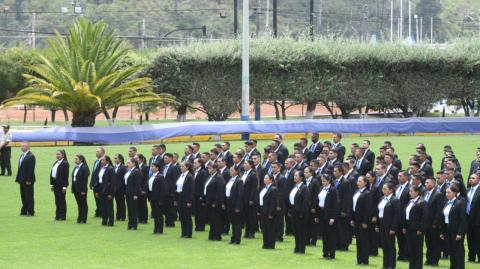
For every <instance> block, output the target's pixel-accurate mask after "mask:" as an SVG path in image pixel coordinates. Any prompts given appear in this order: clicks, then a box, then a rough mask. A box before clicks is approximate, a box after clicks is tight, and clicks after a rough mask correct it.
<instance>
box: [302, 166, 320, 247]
mask: <svg viewBox="0 0 480 269" xmlns="http://www.w3.org/2000/svg"><path fill="white" fill-rule="evenodd" d="M303 174H304V175H305V185H307V187H308V190H309V192H310V198H311V202H310V205H311V208H310V209H309V210H308V215H307V227H306V233H307V246H316V245H317V236H318V225H317V224H316V222H315V218H316V216H317V211H316V206H315V199H316V198H317V196H318V193H319V192H320V188H321V186H320V183H319V182H318V179H317V178H315V171H314V170H313V169H311V168H310V167H306V168H305V169H304V170H303Z"/></svg>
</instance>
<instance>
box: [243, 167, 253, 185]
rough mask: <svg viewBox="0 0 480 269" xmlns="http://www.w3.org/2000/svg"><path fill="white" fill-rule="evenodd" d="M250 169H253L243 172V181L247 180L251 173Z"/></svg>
mask: <svg viewBox="0 0 480 269" xmlns="http://www.w3.org/2000/svg"><path fill="white" fill-rule="evenodd" d="M250 171H252V169H250V170H248V171H247V172H245V173H243V175H242V181H243V183H245V180H247V177H248V175H249V174H250Z"/></svg>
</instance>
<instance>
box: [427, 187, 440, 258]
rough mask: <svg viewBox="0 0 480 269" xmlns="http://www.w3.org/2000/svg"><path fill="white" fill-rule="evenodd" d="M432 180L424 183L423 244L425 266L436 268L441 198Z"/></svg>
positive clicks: (438, 255)
mask: <svg viewBox="0 0 480 269" xmlns="http://www.w3.org/2000/svg"><path fill="white" fill-rule="evenodd" d="M435 187H436V182H435V180H434V179H431V178H429V179H427V180H426V181H425V189H426V190H425V192H424V194H423V199H424V200H425V202H427V211H426V214H427V216H426V223H425V244H426V246H427V253H426V262H425V265H430V266H438V261H439V260H440V223H439V218H438V216H439V215H440V214H441V210H442V207H443V196H442V194H441V193H439V192H437V191H436V188H435Z"/></svg>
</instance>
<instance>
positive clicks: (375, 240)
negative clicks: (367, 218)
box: [368, 223, 380, 256]
mask: <svg viewBox="0 0 480 269" xmlns="http://www.w3.org/2000/svg"><path fill="white" fill-rule="evenodd" d="M375 225H376V224H374V223H370V224H369V225H368V238H370V255H374V256H377V255H378V247H379V246H380V234H379V233H377V232H376V231H375Z"/></svg>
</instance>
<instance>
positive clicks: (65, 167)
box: [50, 159, 70, 188]
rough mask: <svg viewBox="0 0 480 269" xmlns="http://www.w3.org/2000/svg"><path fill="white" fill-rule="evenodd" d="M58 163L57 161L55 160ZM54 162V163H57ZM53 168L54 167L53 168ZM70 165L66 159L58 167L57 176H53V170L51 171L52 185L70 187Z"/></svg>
mask: <svg viewBox="0 0 480 269" xmlns="http://www.w3.org/2000/svg"><path fill="white" fill-rule="evenodd" d="M55 163H57V162H55ZM55 163H54V165H55ZM52 169H53V168H52ZM69 169H70V165H69V164H68V162H67V161H66V160H65V159H64V160H62V162H61V163H60V165H58V167H57V177H56V178H53V177H52V172H51V171H50V185H52V186H58V187H63V188H66V187H68V176H69Z"/></svg>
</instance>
